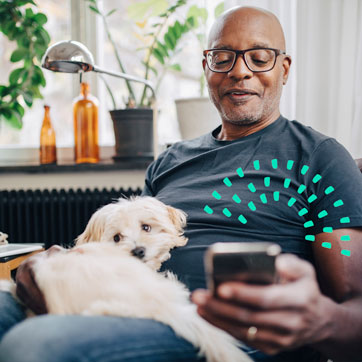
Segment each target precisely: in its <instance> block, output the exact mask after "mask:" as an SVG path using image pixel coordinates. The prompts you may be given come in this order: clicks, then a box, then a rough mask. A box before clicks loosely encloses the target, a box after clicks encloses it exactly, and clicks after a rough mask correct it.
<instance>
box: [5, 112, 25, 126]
mask: <svg viewBox="0 0 362 362" xmlns="http://www.w3.org/2000/svg"><path fill="white" fill-rule="evenodd" d="M8 122H9V123H10V125H11V126H12V127H14V128H16V129H21V128H22V127H23V121H22V120H21V116H20V114H19V113H18V112H16V111H12V112H11V117H10V118H9V119H8Z"/></svg>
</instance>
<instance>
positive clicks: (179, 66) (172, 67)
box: [169, 63, 181, 72]
mask: <svg viewBox="0 0 362 362" xmlns="http://www.w3.org/2000/svg"><path fill="white" fill-rule="evenodd" d="M169 68H170V69H173V70H176V71H178V72H181V65H180V64H178V63H176V64H171V65H170V66H169Z"/></svg>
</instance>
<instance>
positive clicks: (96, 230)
mask: <svg viewBox="0 0 362 362" xmlns="http://www.w3.org/2000/svg"><path fill="white" fill-rule="evenodd" d="M115 207H116V204H108V205H106V206H103V207H101V208H100V209H98V210H97V211H96V212H95V213H94V214H93V215H92V217H91V218H90V220H89V221H88V224H87V226H86V228H85V230H84V232H83V233H82V234H80V235H79V236H78V237H77V238H76V239H75V245H81V244H85V243H89V242H90V241H100V240H101V239H102V235H103V233H104V231H105V227H106V222H107V218H108V217H109V216H110V213H111V212H112V211H113V210H114V209H115Z"/></svg>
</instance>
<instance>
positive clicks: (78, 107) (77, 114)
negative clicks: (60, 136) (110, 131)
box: [73, 83, 99, 163]
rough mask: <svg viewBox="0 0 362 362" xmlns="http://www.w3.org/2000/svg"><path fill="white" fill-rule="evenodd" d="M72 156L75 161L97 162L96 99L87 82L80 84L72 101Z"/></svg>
mask: <svg viewBox="0 0 362 362" xmlns="http://www.w3.org/2000/svg"><path fill="white" fill-rule="evenodd" d="M73 118H74V157H75V162H76V163H97V162H98V161H99V146H98V101H97V99H96V98H95V97H93V96H92V95H91V94H90V93H89V84H88V83H81V84H80V95H79V96H78V97H77V98H75V99H74V102H73Z"/></svg>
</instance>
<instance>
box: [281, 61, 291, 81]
mask: <svg viewBox="0 0 362 362" xmlns="http://www.w3.org/2000/svg"><path fill="white" fill-rule="evenodd" d="M291 64H292V58H291V57H290V56H289V55H285V56H284V59H283V65H282V66H283V69H284V73H283V85H285V84H287V81H288V76H289V70H290V65H291Z"/></svg>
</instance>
